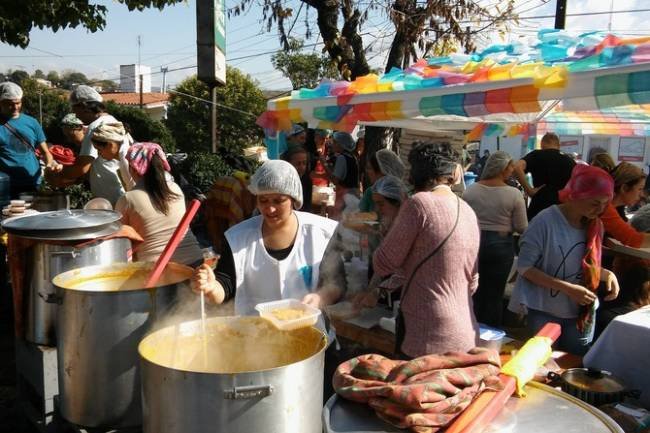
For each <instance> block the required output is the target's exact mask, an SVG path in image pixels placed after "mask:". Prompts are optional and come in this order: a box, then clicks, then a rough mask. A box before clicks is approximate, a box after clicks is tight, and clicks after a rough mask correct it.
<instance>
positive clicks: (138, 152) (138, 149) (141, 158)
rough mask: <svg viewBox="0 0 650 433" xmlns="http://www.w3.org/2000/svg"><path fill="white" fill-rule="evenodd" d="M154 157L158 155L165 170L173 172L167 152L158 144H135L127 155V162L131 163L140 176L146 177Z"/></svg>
mask: <svg viewBox="0 0 650 433" xmlns="http://www.w3.org/2000/svg"><path fill="white" fill-rule="evenodd" d="M154 155H158V157H159V158H160V160H161V161H162V163H163V168H164V169H165V170H167V171H170V170H171V168H170V167H169V163H168V162H167V157H166V156H165V152H164V151H163V150H162V147H160V145H159V144H157V143H134V144H133V145H132V146H131V147H129V151H128V152H127V154H126V160H127V161H129V166H130V167H131V168H133V170H135V172H136V173H138V174H139V175H140V176H144V175H145V173H146V172H147V170H149V165H150V164H151V158H153V156H154Z"/></svg>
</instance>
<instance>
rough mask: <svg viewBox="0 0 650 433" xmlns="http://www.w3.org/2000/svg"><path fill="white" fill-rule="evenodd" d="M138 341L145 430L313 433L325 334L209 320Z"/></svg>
mask: <svg viewBox="0 0 650 433" xmlns="http://www.w3.org/2000/svg"><path fill="white" fill-rule="evenodd" d="M207 329H208V338H207V344H206V348H207V349H206V355H205V358H204V352H203V343H202V335H203V334H202V333H201V322H200V321H193V322H185V323H182V324H180V325H177V326H170V327H167V328H163V329H161V330H158V331H156V332H154V333H152V334H150V335H148V336H147V337H146V338H145V339H144V340H143V341H142V343H140V348H139V351H140V357H141V362H142V401H143V416H144V426H143V428H144V432H145V433H187V432H192V433H208V432H210V433H254V432H264V433H321V432H322V427H321V426H322V424H321V418H320V413H321V408H322V405H323V364H324V353H325V347H326V337H325V335H324V334H323V333H322V332H321V331H319V330H317V329H316V328H313V327H309V328H303V329H301V330H295V331H278V330H276V329H275V328H273V327H272V325H269V324H268V322H266V321H265V320H264V319H261V318H259V317H237V318H234V317H230V318H212V319H209V320H208V323H207Z"/></svg>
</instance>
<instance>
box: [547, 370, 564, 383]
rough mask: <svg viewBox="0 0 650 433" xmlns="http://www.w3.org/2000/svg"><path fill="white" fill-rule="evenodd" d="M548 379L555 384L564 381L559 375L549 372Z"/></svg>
mask: <svg viewBox="0 0 650 433" xmlns="http://www.w3.org/2000/svg"><path fill="white" fill-rule="evenodd" d="M546 378H547V379H548V380H550V381H552V382H555V381H561V380H562V376H560V375H559V374H557V373H556V372H554V371H549V372H548V374H547V375H546Z"/></svg>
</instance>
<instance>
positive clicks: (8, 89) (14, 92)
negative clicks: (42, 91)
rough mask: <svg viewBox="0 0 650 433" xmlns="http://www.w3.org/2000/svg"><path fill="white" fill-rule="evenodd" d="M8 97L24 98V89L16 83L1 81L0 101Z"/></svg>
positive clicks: (12, 98)
mask: <svg viewBox="0 0 650 433" xmlns="http://www.w3.org/2000/svg"><path fill="white" fill-rule="evenodd" d="M7 99H11V100H14V99H23V89H21V88H20V86H19V85H18V84H16V83H12V82H11V81H5V82H4V83H0V101H5V100H7Z"/></svg>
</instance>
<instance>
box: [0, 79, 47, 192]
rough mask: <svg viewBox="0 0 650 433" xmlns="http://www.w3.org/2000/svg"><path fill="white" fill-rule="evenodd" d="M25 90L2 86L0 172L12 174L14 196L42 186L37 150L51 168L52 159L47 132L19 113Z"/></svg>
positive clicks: (5, 84) (13, 85)
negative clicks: (46, 138)
mask: <svg viewBox="0 0 650 433" xmlns="http://www.w3.org/2000/svg"><path fill="white" fill-rule="evenodd" d="M22 99H23V90H22V89H21V88H20V86H19V85H18V84H15V83H11V82H9V81H7V82H4V83H0V171H2V172H4V173H5V174H7V175H9V179H10V182H11V196H12V197H15V198H18V197H17V196H18V195H19V194H20V193H21V192H31V191H34V190H35V189H36V188H37V187H38V185H39V184H40V183H41V167H40V164H39V162H38V158H37V157H36V153H35V152H36V149H37V148H38V149H39V150H40V152H41V157H42V158H43V160H44V161H45V164H46V165H48V166H57V165H58V164H57V163H56V161H54V158H52V154H51V153H50V151H49V149H48V147H47V143H46V142H45V133H44V132H43V128H42V127H41V125H40V124H39V123H38V121H37V120H36V119H34V118H33V117H32V116H28V115H27V114H23V113H21V112H20V109H21V108H22V105H23V102H22Z"/></svg>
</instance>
